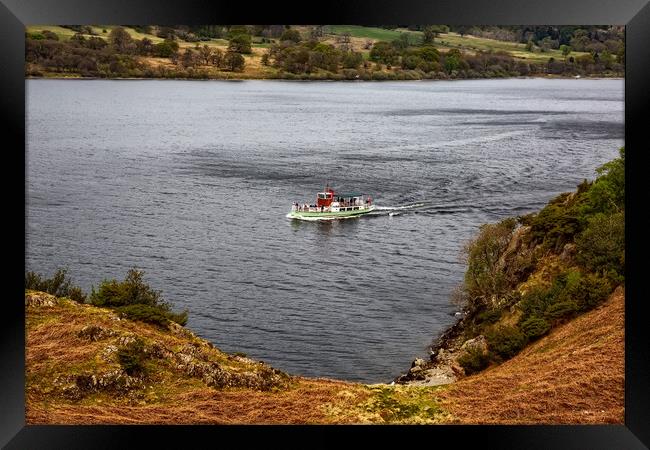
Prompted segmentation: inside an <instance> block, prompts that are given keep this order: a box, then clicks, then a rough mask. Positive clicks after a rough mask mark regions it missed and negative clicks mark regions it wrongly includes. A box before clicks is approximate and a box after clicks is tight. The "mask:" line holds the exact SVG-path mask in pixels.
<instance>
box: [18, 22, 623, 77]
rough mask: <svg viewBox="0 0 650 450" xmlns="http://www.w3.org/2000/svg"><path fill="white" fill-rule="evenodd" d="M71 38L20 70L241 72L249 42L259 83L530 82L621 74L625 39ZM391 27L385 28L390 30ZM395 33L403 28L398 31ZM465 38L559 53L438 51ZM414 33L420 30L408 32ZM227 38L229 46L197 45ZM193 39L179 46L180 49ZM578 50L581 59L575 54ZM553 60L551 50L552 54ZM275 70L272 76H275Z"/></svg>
mask: <svg viewBox="0 0 650 450" xmlns="http://www.w3.org/2000/svg"><path fill="white" fill-rule="evenodd" d="M65 27H66V28H69V29H71V30H73V31H74V32H75V34H74V35H73V36H72V37H71V38H70V39H69V40H59V38H58V36H57V34H55V33H53V32H51V31H47V30H44V31H41V32H33V33H26V44H25V50H26V54H25V59H26V63H27V66H26V73H27V75H31V76H42V75H43V73H44V72H45V73H60V74H64V75H65V74H73V75H81V76H85V77H107V78H110V77H151V78H161V77H162V78H164V77H171V78H177V77H179V78H218V77H222V76H223V75H222V74H221V73H222V72H239V73H241V72H243V71H244V70H245V68H246V58H245V57H244V55H252V53H253V49H252V44H253V38H255V42H257V43H260V44H263V45H264V46H266V47H268V48H267V49H266V51H264V53H263V54H262V55H261V59H260V61H261V64H262V66H263V67H266V68H267V69H265V71H264V76H265V77H270V78H289V79H293V78H299V79H363V80H385V79H424V78H429V79H462V78H495V77H512V76H530V75H546V74H551V75H572V76H575V75H591V74H603V75H608V74H610V75H619V76H620V75H622V73H623V71H624V63H625V45H624V35H623V34H622V32H621V30H620V29H619V28H617V27H607V28H602V27H601V28H598V27H585V28H581V27H553V26H548V27H464V26H446V25H426V26H407V27H405V28H407V29H409V30H410V32H402V33H400V34H399V35H398V36H399V37H398V38H396V39H393V40H392V41H376V42H373V41H371V40H369V41H367V42H366V43H365V44H364V51H365V50H367V52H366V55H364V54H363V53H362V52H360V51H355V50H354V49H353V46H352V45H351V37H350V35H349V34H345V33H344V34H342V35H338V36H336V38H335V39H334V42H332V37H331V36H330V37H329V38H326V37H325V35H324V28H323V26H312V27H310V28H308V31H304V30H303V31H302V32H301V31H299V30H298V29H295V28H292V27H290V26H287V25H265V26H262V25H254V26H253V25H199V26H180V25H178V26H158V27H152V26H138V25H130V26H129V27H131V28H133V29H134V30H135V31H136V32H140V33H148V34H151V35H155V36H157V37H159V38H161V39H162V40H161V41H160V42H153V41H152V40H151V39H149V38H147V37H144V38H142V39H136V38H134V37H133V36H132V35H131V34H129V32H128V31H127V30H126V29H125V28H123V27H115V28H112V29H111V30H110V32H108V30H106V29H103V30H102V34H106V38H104V37H101V36H99V35H98V34H99V33H98V32H97V31H95V30H96V29H94V28H93V27H90V26H86V25H83V26H82V25H67V26H65ZM393 27H397V26H384V28H393ZM400 28H401V27H400ZM449 31H455V32H458V33H460V34H467V33H469V32H471V33H473V34H475V35H478V36H484V37H492V38H498V39H501V40H511V41H519V42H524V41H525V42H526V46H525V48H526V50H527V51H530V52H540V53H544V52H548V51H550V50H551V49H556V50H560V52H561V55H562V56H561V57H558V56H554V57H549V58H548V59H547V60H545V61H539V58H537V60H536V61H535V62H532V61H531V62H528V61H526V60H523V59H517V58H514V57H513V56H512V55H510V54H509V53H507V52H504V51H481V50H478V49H472V51H465V50H461V49H458V48H452V49H450V50H447V51H444V50H441V49H438V48H436V46H435V45H436V43H437V40H438V39H439V36H440V34H441V33H447V32H449ZM414 32H416V33H414ZM212 39H224V40H226V41H227V43H226V46H225V48H219V47H216V46H210V45H207V44H205V43H204V44H201V41H207V40H212ZM183 41H184V42H191V43H193V45H190V46H187V45H184V46H182V47H181V45H180V44H179V43H180V42H183ZM575 52H587V53H586V54H580V55H576V54H575ZM554 54H555V55H557V52H555V53H554ZM271 69H273V70H271Z"/></svg>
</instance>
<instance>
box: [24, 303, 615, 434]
mask: <svg viewBox="0 0 650 450" xmlns="http://www.w3.org/2000/svg"><path fill="white" fill-rule="evenodd" d="M25 302H26V314H27V321H26V323H27V348H26V398H27V405H26V408H27V423H28V424H136V423H140V424H141V423H149V424H181V423H184V424H217V423H218V424H253V423H258V424H273V423H278V424H279V423H288V424H336V423H338V424H345V423H359V424H363V423H366V424H373V423H375V424H381V423H431V424H435V423H623V411H624V407H623V405H624V403H623V401H624V390H623V379H624V378H623V377H624V358H623V356H624V352H623V349H624V346H623V334H624V320H623V319H624V316H623V313H624V307H623V303H624V296H623V292H622V290H619V291H617V292H616V293H615V295H613V296H612V297H611V298H610V300H608V301H607V302H605V303H604V304H603V305H602V306H601V307H599V308H598V309H596V310H594V311H591V312H589V313H587V314H585V315H584V316H582V317H579V318H577V319H575V320H573V321H571V322H569V323H567V324H565V325H563V326H561V327H560V328H558V329H556V330H554V331H553V332H552V333H551V334H550V335H548V336H546V337H544V338H543V339H541V340H540V341H538V342H537V343H535V344H533V345H532V346H530V347H529V348H527V349H526V350H524V351H523V352H522V353H521V354H519V355H517V356H516V357H514V358H513V359H512V360H510V361H508V362H506V363H504V364H502V365H500V366H497V367H494V368H493V369H489V370H487V371H485V372H483V373H479V374H476V375H473V376H470V377H467V378H465V379H463V380H461V381H459V382H457V383H455V384H452V385H447V386H435V387H427V386H401V385H371V386H368V385H362V384H357V383H348V382H344V381H337V380H329V379H310V378H303V377H297V376H290V375H287V374H284V373H282V372H280V371H278V370H275V369H273V368H271V367H269V366H268V365H266V364H263V363H261V362H258V361H253V360H250V359H248V358H246V357H245V356H243V355H229V354H226V353H223V352H221V351H220V350H219V349H217V348H215V347H214V346H212V345H211V344H210V343H208V342H206V341H204V340H202V339H200V338H198V337H196V336H195V335H193V334H192V333H191V332H189V331H187V330H185V329H183V328H182V327H180V326H172V327H170V328H161V327H157V326H153V325H150V324H146V323H142V322H134V321H131V320H128V319H125V318H121V317H120V316H118V315H116V314H115V313H114V312H113V311H111V310H108V309H104V308H97V307H94V306H90V305H87V304H79V303H76V302H73V301H71V300H68V299H61V298H56V297H54V296H51V295H49V294H45V293H41V292H35V291H27V292H26V295H25ZM139 340H141V341H142V347H141V348H140V349H139V350H138V351H139V352H140V353H138V352H134V351H133V349H134V348H137V346H136V345H134V342H137V341H139ZM129 349H130V350H129ZM134 355H135V357H134V358H131V359H129V358H128V356H134ZM138 355H139V356H138ZM138 358H139V359H140V363H141V366H142V371H141V372H137V371H136V372H133V368H134V366H137V364H134V359H135V360H136V361H137V360H138ZM129 370H131V374H130V375H129V372H128V371H129Z"/></svg>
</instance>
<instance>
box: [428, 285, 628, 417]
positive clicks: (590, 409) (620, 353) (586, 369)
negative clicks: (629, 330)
mask: <svg viewBox="0 0 650 450" xmlns="http://www.w3.org/2000/svg"><path fill="white" fill-rule="evenodd" d="M439 396H440V400H441V402H440V404H441V406H442V407H443V408H444V409H446V410H447V411H449V412H450V413H451V415H452V416H453V417H454V418H455V420H456V421H457V422H459V423H468V424H469V423H492V424H506V423H508V424H533V423H534V424H540V423H567V424H570V423H623V422H624V419H625V414H624V413H625V408H624V398H625V295H624V291H623V289H621V288H619V289H617V290H616V291H615V292H614V293H613V294H612V295H611V297H610V298H609V299H608V300H607V301H606V302H605V303H603V304H602V305H601V306H600V307H598V308H596V309H595V310H593V311H590V312H588V313H587V314H585V315H583V316H580V317H578V318H576V319H574V320H573V321H571V322H568V323H566V324H564V325H562V326H561V327H559V328H557V329H555V330H553V331H552V332H551V333H550V334H549V335H548V336H546V337H545V338H543V339H541V340H539V341H537V342H535V343H534V344H532V345H530V346H528V347H527V348H526V349H524V350H523V351H522V352H521V353H520V354H519V355H517V356H515V357H514V358H513V359H511V360H509V361H506V362H505V363H503V364H502V365H500V366H497V367H494V368H493V369H488V370H486V371H485V372H482V373H480V374H477V375H473V376H470V377H467V378H465V379H462V380H460V381H458V382H456V383H454V384H451V385H449V389H446V390H444V391H441V393H440V394H439Z"/></svg>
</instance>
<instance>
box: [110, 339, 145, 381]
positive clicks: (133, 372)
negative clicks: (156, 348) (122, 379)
mask: <svg viewBox="0 0 650 450" xmlns="http://www.w3.org/2000/svg"><path fill="white" fill-rule="evenodd" d="M144 347H145V346H144V341H143V340H142V339H140V338H136V339H135V341H133V342H131V343H129V344H127V345H125V346H124V347H121V348H119V349H118V350H117V358H118V361H119V362H120V366H122V370H124V372H126V373H127V375H129V376H132V377H144V376H146V375H147V372H148V371H147V366H146V362H147V359H148V358H147V354H146V352H145V348H144Z"/></svg>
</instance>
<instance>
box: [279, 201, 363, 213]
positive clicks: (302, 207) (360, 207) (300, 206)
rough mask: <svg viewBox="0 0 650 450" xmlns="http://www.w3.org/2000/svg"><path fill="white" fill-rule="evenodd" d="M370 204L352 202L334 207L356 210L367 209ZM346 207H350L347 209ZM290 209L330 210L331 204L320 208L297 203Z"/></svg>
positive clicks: (301, 210)
mask: <svg viewBox="0 0 650 450" xmlns="http://www.w3.org/2000/svg"><path fill="white" fill-rule="evenodd" d="M371 206H372V205H371V204H370V203H366V204H357V205H354V204H351V205H341V206H337V207H335V208H337V209H338V211H358V210H360V209H368V208H370V207H371ZM348 208H352V209H348ZM355 208H356V209H355ZM291 210H292V211H299V212H332V207H331V206H324V207H322V209H321V207H320V206H307V207H305V206H304V205H299V206H298V207H296V205H293V206H292V207H291Z"/></svg>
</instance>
